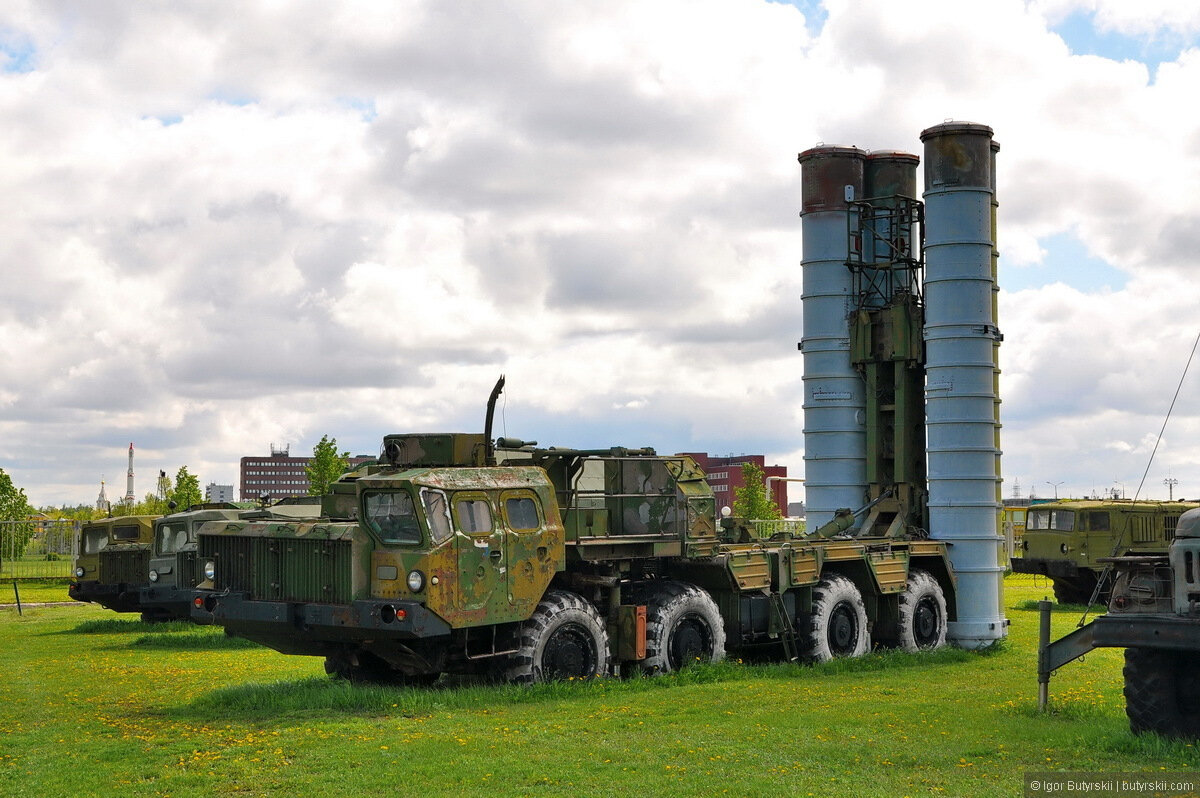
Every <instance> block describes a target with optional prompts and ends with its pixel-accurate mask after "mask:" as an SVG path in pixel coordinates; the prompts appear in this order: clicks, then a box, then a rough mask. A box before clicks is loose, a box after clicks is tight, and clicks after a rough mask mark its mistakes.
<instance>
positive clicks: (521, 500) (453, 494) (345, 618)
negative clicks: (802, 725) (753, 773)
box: [193, 394, 955, 683]
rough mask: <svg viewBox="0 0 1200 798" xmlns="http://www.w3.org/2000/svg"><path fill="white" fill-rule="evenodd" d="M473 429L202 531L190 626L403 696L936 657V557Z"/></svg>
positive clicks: (612, 463)
mask: <svg viewBox="0 0 1200 798" xmlns="http://www.w3.org/2000/svg"><path fill="white" fill-rule="evenodd" d="M494 398H495V394H493V402H494ZM490 407H491V405H490V404H489V408H490ZM489 419H490V409H489ZM487 432H490V423H489V425H488V427H487ZM487 432H485V434H484V435H479V434H471V433H447V434H405V435H388V436H386V437H385V438H384V441H383V454H382V456H381V458H380V461H379V462H378V463H376V464H374V465H371V466H368V467H365V468H361V469H359V470H357V471H355V472H352V473H350V474H347V475H345V476H344V477H343V478H342V479H341V480H340V481H339V482H338V483H337V484H336V485H335V487H334V492H335V493H336V494H338V495H339V496H340V497H341V500H340V501H341V504H340V507H341V510H340V512H341V513H342V514H343V517H342V518H337V517H325V518H321V519H318V520H308V521H282V520H277V519H239V520H232V519H228V520H213V521H209V522H207V523H205V524H204V525H203V526H202V527H201V528H200V530H199V535H198V537H199V545H198V552H199V559H198V562H199V563H200V567H201V571H202V573H201V576H202V578H203V579H204V581H203V582H202V583H201V584H200V589H198V590H197V592H196V594H195V596H194V598H193V619H194V620H196V621H197V622H200V623H216V624H220V625H222V626H223V627H224V628H225V630H226V632H227V633H229V634H231V635H235V636H240V637H244V638H247V639H250V640H254V641H256V642H259V643H262V644H264V645H267V646H269V647H271V648H274V649H276V650H277V651H281V652H283V653H286V654H302V655H315V656H322V657H324V658H325V668H326V670H327V671H328V672H329V673H331V674H335V675H337V676H342V677H348V678H352V679H360V678H361V679H387V680H393V681H401V682H410V683H423V682H429V681H431V680H434V679H436V678H438V676H439V675H440V674H441V673H445V672H454V673H475V674H487V675H491V676H494V677H498V678H502V679H505V680H507V681H511V682H518V683H522V682H538V681H544V680H554V679H568V678H588V677H593V676H599V675H604V674H609V673H622V674H632V673H639V672H644V673H655V672H664V671H673V670H676V669H678V668H680V667H683V666H684V665H687V664H689V663H691V662H695V661H698V660H699V661H709V662H711V661H717V660H720V659H721V658H722V657H724V656H725V654H726V651H731V652H736V653H737V654H738V655H739V656H741V655H747V656H748V655H761V656H776V657H784V658H788V659H797V658H805V659H808V660H826V659H830V658H832V657H836V656H855V655H859V654H862V653H864V652H866V651H868V650H870V648H871V647H872V644H873V643H878V644H887V645H895V646H900V647H903V648H906V649H911V650H920V649H930V648H936V647H938V646H940V645H942V644H943V643H944V641H945V635H946V626H947V622H948V620H952V619H953V618H954V617H955V579H954V576H953V573H952V571H951V568H950V565H949V562H948V559H947V555H946V549H945V545H944V544H943V543H940V542H937V541H932V540H926V539H913V538H910V537H906V536H900V535H897V536H892V537H888V536H878V537H870V538H861V537H860V538H855V537H849V536H846V535H845V534H844V533H845V532H846V531H847V530H849V529H850V528H851V527H852V525H853V523H854V517H853V514H852V513H851V512H850V511H849V510H846V511H842V512H839V513H838V514H837V517H836V518H835V519H834V521H832V522H830V524H827V525H825V528H823V529H822V530H818V531H817V532H814V533H812V534H804V533H800V532H797V533H795V534H791V533H789V532H788V531H786V530H784V531H780V532H778V533H777V534H775V535H774V536H773V537H772V538H770V539H765V540H764V539H759V538H757V537H756V535H755V532H754V527H753V525H752V524H749V523H747V522H744V521H739V520H738V519H734V518H731V517H728V515H726V513H727V511H723V512H722V513H721V515H720V516H719V515H718V512H717V510H716V506H715V502H714V499H713V493H712V490H711V488H710V487H709V485H708V483H707V482H706V481H705V478H704V473H703V472H702V471H701V469H700V468H699V467H698V466H697V465H696V463H695V461H693V460H692V459H691V458H690V457H688V456H684V455H675V456H662V455H657V454H656V453H655V452H654V451H653V450H651V449H625V448H612V449H603V450H578V449H560V448H553V447H551V448H537V447H536V444H535V443H531V442H525V441H519V440H513V439H505V438H501V439H499V440H498V441H496V442H493V441H492V440H491V439H490V435H488V434H487ZM331 506H332V504H331ZM866 509H867V508H863V510H866ZM351 511H353V512H354V513H356V514H357V518H351V517H349V515H350V513H351ZM875 528H887V525H886V524H884V525H882V526H877V527H875Z"/></svg>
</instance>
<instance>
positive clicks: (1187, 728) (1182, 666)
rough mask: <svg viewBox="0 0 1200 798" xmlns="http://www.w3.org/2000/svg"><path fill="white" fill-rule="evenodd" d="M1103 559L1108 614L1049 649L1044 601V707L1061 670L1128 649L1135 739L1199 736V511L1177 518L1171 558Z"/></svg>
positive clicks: (1041, 658)
mask: <svg viewBox="0 0 1200 798" xmlns="http://www.w3.org/2000/svg"><path fill="white" fill-rule="evenodd" d="M1103 559H1104V561H1105V562H1106V563H1109V564H1111V565H1112V566H1113V569H1114V573H1115V574H1116V578H1115V580H1114V582H1113V589H1112V597H1111V599H1110V600H1109V604H1108V613H1107V614H1105V615H1101V616H1099V617H1097V618H1096V619H1095V620H1093V621H1092V622H1091V623H1089V624H1087V625H1085V626H1081V627H1080V628H1078V629H1076V630H1074V631H1073V632H1071V633H1070V634H1068V635H1066V636H1065V637H1063V638H1062V639H1060V640H1056V641H1054V642H1053V643H1051V642H1050V602H1048V601H1043V602H1040V604H1041V607H1040V609H1041V641H1040V646H1039V652H1038V682H1039V691H1038V693H1039V694H1038V704H1039V706H1040V707H1041V708H1043V709H1045V707H1046V705H1047V702H1048V699H1049V684H1050V676H1051V675H1052V674H1053V672H1054V671H1055V670H1057V669H1059V668H1061V667H1062V666H1064V665H1066V664H1067V663H1069V662H1071V661H1072V660H1074V659H1077V658H1078V657H1081V656H1083V655H1084V654H1086V653H1088V652H1089V651H1092V650H1093V649H1096V648H1124V649H1125V668H1124V672H1123V676H1124V680H1125V713H1126V715H1127V716H1128V717H1129V726H1130V728H1131V729H1132V730H1133V732H1134V733H1135V734H1136V733H1141V732H1146V731H1153V732H1158V733H1159V734H1163V735H1167V736H1173V737H1187V738H1198V737H1200V689H1197V688H1198V683H1197V677H1196V669H1195V661H1196V657H1197V655H1198V654H1200V509H1191V510H1188V511H1186V512H1185V513H1183V515H1181V516H1180V517H1179V521H1178V524H1177V525H1176V527H1175V535H1174V539H1173V540H1172V542H1171V545H1170V549H1169V551H1168V552H1166V553H1161V554H1141V555H1126V556H1118V557H1108V558H1103Z"/></svg>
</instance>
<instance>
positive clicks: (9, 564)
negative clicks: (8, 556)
mask: <svg viewBox="0 0 1200 798" xmlns="http://www.w3.org/2000/svg"><path fill="white" fill-rule="evenodd" d="M70 578H71V555H70V554H63V555H60V556H58V557H57V559H53V560H47V559H46V557H45V555H41V556H37V557H35V556H32V555H30V556H28V557H22V558H20V559H18V560H3V561H0V581H2V580H11V579H70Z"/></svg>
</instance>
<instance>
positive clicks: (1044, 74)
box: [0, 0, 1200, 502]
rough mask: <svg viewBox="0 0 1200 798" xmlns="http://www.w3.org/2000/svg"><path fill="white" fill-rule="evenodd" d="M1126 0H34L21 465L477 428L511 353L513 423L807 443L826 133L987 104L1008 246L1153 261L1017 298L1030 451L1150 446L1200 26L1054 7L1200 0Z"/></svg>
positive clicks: (1171, 450)
mask: <svg viewBox="0 0 1200 798" xmlns="http://www.w3.org/2000/svg"><path fill="white" fill-rule="evenodd" d="M1126 5H1127V4H1119V3H1116V2H1115V1H1114V2H1113V3H1108V2H1099V1H1098V0H1096V1H1094V2H1066V1H1065V0H1064V2H1050V1H1049V0H1048V1H1047V2H1041V3H1033V4H1029V3H1025V2H1021V1H1020V0H1004V1H1003V2H996V3H988V4H972V5H971V6H970V11H969V12H964V10H963V9H964V6H963V5H962V4H961V3H952V2H928V3H922V4H919V5H918V6H915V7H912V8H907V7H906V8H901V7H899V6H896V5H895V4H889V3H885V2H882V0H877V1H875V2H854V3H851V2H848V0H830V2H829V3H828V4H827V10H828V19H827V21H826V23H825V26H824V28H823V29H822V30H821V31H820V33H819V34H817V35H814V34H812V33H810V31H809V30H808V29H807V28H806V26H805V20H804V18H803V16H802V14H801V13H800V12H799V11H798V10H797V9H795V8H793V7H791V6H788V5H784V4H777V3H767V2H762V3H757V2H745V3H727V2H717V1H716V0H713V1H712V2H682V0H680V1H678V2H673V1H672V2H669V1H668V0H663V1H662V2H653V3H645V2H634V1H633V0H630V1H629V2H586V3H571V4H558V3H538V2H518V1H517V0H512V1H511V2H495V3H484V4H470V5H468V4H462V3H446V2H420V1H419V0H408V1H407V2H403V3H384V2H356V3H346V4H339V5H337V6H332V7H331V6H328V5H324V4H315V3H314V4H307V3H300V4H278V3H265V2H264V3H246V4H242V5H240V6H238V8H237V11H236V13H231V12H229V11H228V9H216V8H214V7H212V6H209V5H207V4H174V5H170V6H161V7H151V6H144V5H128V6H126V5H111V4H83V5H75V6H72V7H71V9H70V11H64V10H62V8H60V7H58V6H55V5H48V4H42V3H24V4H22V3H12V4H10V7H9V8H8V9H7V11H8V14H7V18H8V25H9V28H10V30H11V34H10V35H11V36H12V37H16V38H14V39H13V40H14V41H16V40H17V39H19V40H20V41H22V42H29V43H30V44H31V46H32V52H31V53H30V54H29V55H28V57H27V58H25V62H26V63H27V64H28V65H29V67H28V69H25V70H24V71H13V72H4V73H0V112H2V113H3V114H4V118H5V119H6V120H8V121H7V123H6V125H5V127H4V129H3V130H2V131H0V159H2V166H3V168H2V169H0V236H2V237H3V240H4V241H5V243H6V247H5V255H4V256H3V258H2V259H0V273H2V276H3V278H4V285H5V287H4V289H3V293H2V294H0V466H3V467H4V468H5V469H6V470H7V471H9V472H10V473H12V474H13V476H14V479H15V480H16V481H17V484H19V485H22V486H25V487H26V488H27V492H28V493H29V494H30V496H31V497H32V498H33V499H34V500H35V501H37V502H77V501H91V500H92V499H93V497H94V496H95V493H96V491H97V490H98V486H97V485H96V482H98V480H99V478H100V475H101V474H106V475H108V477H109V478H110V479H109V481H110V483H111V482H112V481H113V478H114V477H117V476H119V475H120V474H121V473H123V471H124V447H125V446H126V445H127V444H128V441H129V439H130V438H132V439H133V440H134V441H135V443H137V445H138V449H139V452H141V454H140V455H139V474H140V475H143V476H139V491H141V490H142V489H143V488H148V486H149V483H150V476H148V475H150V474H153V473H154V472H155V471H156V470H157V469H158V468H165V469H166V470H168V471H172V472H173V471H174V469H176V468H177V467H178V465H180V464H183V463H187V464H189V465H190V466H192V467H193V470H194V471H197V472H199V474H200V477H201V480H202V482H207V481H209V480H210V479H215V480H217V481H228V480H231V479H233V478H234V475H235V473H236V463H237V459H238V457H240V456H242V455H244V454H253V453H256V452H265V451H266V449H267V446H268V445H269V444H270V443H271V442H275V443H277V444H283V443H289V442H290V443H291V444H292V449H293V451H307V449H308V447H310V446H311V445H312V443H313V442H315V441H316V440H317V439H318V438H319V437H320V436H321V435H322V434H325V433H329V434H332V435H335V436H337V437H338V439H339V442H340V443H342V444H343V445H344V446H346V447H348V448H351V449H353V450H354V451H355V452H356V453H357V452H364V453H373V452H374V451H376V450H377V448H378V440H379V438H380V436H381V435H382V434H384V433H386V432H392V431H398V430H404V429H475V428H477V427H478V426H479V425H480V423H481V415H482V406H483V401H484V399H485V397H486V394H487V391H488V390H489V389H490V387H491V385H492V382H493V381H494V380H495V378H496V376H497V375H498V374H499V373H500V372H505V373H507V375H508V393H507V396H506V398H505V403H504V412H505V416H504V423H505V424H506V425H507V431H508V432H509V433H510V434H513V435H522V436H526V437H537V438H540V439H541V440H542V442H543V443H546V444H559V445H608V444H616V443H620V444H624V445H636V446H640V445H652V446H655V447H657V448H659V449H660V450H667V451H673V450H683V449H692V450H694V449H705V448H707V449H710V450H711V451H713V452H720V453H726V452H731V451H732V452H747V451H761V452H765V453H767V454H768V457H769V458H770V457H776V458H778V459H779V460H781V461H782V462H785V463H786V464H788V465H790V466H791V467H792V469H793V473H794V474H796V475H801V473H800V472H801V470H802V462H801V460H800V451H801V446H802V439H801V436H800V429H801V427H802V425H803V420H802V418H801V414H800V411H799V406H800V403H801V396H800V373H801V362H800V356H799V354H798V353H797V352H796V349H795V344H796V341H797V340H798V338H799V335H800V329H801V327H800V309H799V295H800V269H799V260H800V226H799V220H798V219H797V212H798V210H799V168H798V166H797V164H796V162H795V155H796V153H797V152H798V151H800V150H802V149H806V148H808V147H810V146H812V145H813V144H815V143H816V142H818V141H824V142H826V143H830V144H857V145H859V146H863V147H869V148H877V149H878V148H886V149H907V150H910V151H913V152H918V153H919V152H920V142H919V140H918V133H919V132H920V130H921V129H922V128H924V127H927V126H929V125H932V124H936V123H938V122H940V121H942V120H943V119H945V118H948V117H953V118H958V119H971V120H973V121H979V122H984V123H987V124H990V125H992V126H993V127H994V128H995V130H996V133H997V138H998V140H999V141H1000V142H1001V144H1002V150H1001V153H1000V156H999V199H1000V203H1001V205H1000V247H1001V250H1002V272H1003V270H1004V269H1007V268H1009V267H1010V266H1011V267H1014V268H1018V267H1028V268H1040V269H1047V270H1051V269H1053V263H1048V262H1047V257H1048V254H1047V250H1046V248H1045V247H1044V246H1043V245H1042V243H1041V242H1044V241H1045V240H1046V239H1047V238H1048V237H1050V236H1053V235H1056V234H1061V233H1067V232H1069V233H1072V234H1073V235H1075V236H1076V237H1078V238H1079V240H1080V241H1081V242H1082V243H1083V245H1084V247H1085V248H1086V250H1087V251H1088V252H1089V253H1091V254H1093V255H1095V256H1096V257H1099V258H1102V259H1104V260H1105V261H1107V262H1108V263H1109V264H1111V265H1112V266H1113V267H1115V268H1117V269H1120V270H1122V271H1124V272H1126V273H1127V274H1129V275H1131V277H1130V279H1129V281H1128V283H1127V284H1126V285H1125V287H1124V288H1122V289H1121V290H1119V291H1108V292H1105V291H1103V290H1101V289H1099V288H1096V287H1092V286H1088V285H1072V286H1067V285H1064V284H1061V283H1059V284H1053V283H1052V284H1050V285H1047V286H1046V287H1045V288H1041V289H1036V290H1026V291H1020V292H1013V293H1009V292H1005V293H1004V294H1002V304H1003V306H1002V318H1001V326H1002V328H1003V330H1004V332H1005V335H1006V343H1005V346H1004V348H1003V350H1002V355H1001V356H1002V361H1003V367H1004V370H1005V371H1004V376H1003V380H1004V387H1005V397H1004V398H1005V402H1004V406H1003V412H1004V414H1005V425H1006V426H1005V431H1004V433H1005V438H1004V440H1005V450H1006V458H1007V460H1006V462H1007V463H1009V464H1010V466H1009V468H1008V470H1009V473H1010V474H1011V475H1013V476H1014V477H1020V478H1021V480H1022V483H1023V484H1026V485H1037V484H1040V483H1041V482H1043V481H1045V480H1046V479H1053V480H1054V481H1059V480H1070V482H1069V483H1068V484H1067V485H1065V486H1064V487H1063V488H1062V490H1063V491H1064V492H1066V491H1067V490H1068V487H1070V488H1071V489H1074V490H1076V491H1079V490H1085V489H1087V488H1089V487H1090V486H1091V482H1092V481H1093V480H1100V481H1101V482H1106V481H1108V480H1111V479H1112V478H1113V477H1114V475H1117V474H1120V475H1121V476H1122V478H1125V479H1127V480H1131V479H1133V477H1131V476H1129V475H1130V474H1132V473H1133V472H1136V471H1139V467H1138V465H1137V460H1138V459H1139V458H1141V457H1143V456H1144V454H1145V449H1146V447H1145V442H1144V440H1143V438H1144V435H1145V434H1146V433H1147V430H1151V429H1153V430H1155V431H1156V430H1157V426H1158V424H1160V423H1161V414H1162V413H1163V412H1165V405H1164V404H1163V393H1164V391H1168V392H1169V390H1173V387H1172V385H1171V383H1172V381H1173V380H1175V379H1177V378H1178V373H1179V370H1180V369H1181V368H1182V355H1181V352H1182V351H1183V350H1185V349H1186V348H1187V347H1189V346H1190V341H1191V337H1192V336H1194V331H1193V330H1191V329H1190V325H1193V324H1194V322H1193V321H1192V320H1191V319H1192V318H1193V317H1194V312H1193V308H1191V306H1190V304H1189V299H1190V297H1191V296H1194V294H1195V286H1196V278H1195V277H1194V276H1193V275H1195V274H1197V273H1198V272H1197V268H1198V267H1200V264H1197V263H1196V262H1195V259H1196V256H1195V253H1196V252H1198V251H1200V224H1197V223H1196V222H1195V219H1196V218H1197V216H1198V214H1197V203H1198V202H1200V200H1198V199H1197V197H1200V192H1198V191H1196V190H1195V189H1196V187H1197V182H1200V166H1198V164H1200V157H1197V156H1198V155H1200V109H1197V107H1196V105H1195V103H1194V98H1193V96H1192V95H1193V94H1194V87H1195V85H1197V77H1198V76H1197V74H1196V72H1197V70H1198V69H1200V55H1198V53H1200V51H1197V50H1184V51H1183V52H1182V54H1181V55H1180V56H1179V58H1178V59H1177V60H1175V61H1173V62H1167V63H1163V64H1161V65H1160V66H1159V67H1158V69H1157V71H1156V73H1155V80H1154V82H1153V83H1151V81H1150V79H1149V72H1148V70H1147V68H1146V67H1145V66H1144V65H1142V64H1140V63H1138V62H1136V61H1130V60H1121V59H1112V60H1110V59H1106V58H1102V57H1099V56H1095V55H1091V56H1077V55H1072V54H1071V52H1070V50H1069V48H1068V46H1067V44H1066V43H1064V41H1063V39H1062V38H1061V37H1060V36H1059V35H1058V34H1056V33H1054V32H1053V31H1052V30H1051V29H1050V28H1049V26H1050V25H1052V24H1055V23H1056V21H1058V20H1061V19H1063V18H1065V17H1066V16H1067V15H1069V14H1070V13H1071V12H1072V11H1075V10H1081V11H1084V12H1095V16H1094V19H1095V20H1096V25H1097V26H1099V27H1100V28H1102V29H1105V30H1108V29H1110V28H1111V29H1112V30H1116V31H1119V32H1122V33H1124V34H1127V35H1152V34H1154V31H1158V30H1168V29H1169V30H1171V31H1176V32H1181V31H1182V32H1187V31H1194V30H1195V29H1196V24H1195V20H1194V13H1192V12H1190V10H1189V9H1190V4H1177V5H1172V4H1168V3H1150V4H1139V5H1138V6H1137V8H1140V9H1142V11H1141V12H1139V13H1138V14H1130V13H1128V12H1127V11H1126V10H1125V6H1126ZM1186 398H1187V394H1186V393H1185V400H1184V401H1182V402H1181V405H1180V407H1179V408H1177V411H1176V413H1177V418H1176V419H1175V420H1173V421H1172V426H1171V427H1170V428H1169V430H1168V437H1169V439H1170V440H1172V441H1176V442H1178V441H1183V440H1187V437H1186V435H1187V433H1188V432H1194V431H1196V429H1197V427H1200V411H1198V409H1197V408H1196V407H1195V406H1194V404H1190V403H1189V402H1188V401H1186ZM1108 444H1116V445H1118V447H1119V446H1127V447H1129V448H1128V449H1127V450H1126V451H1125V452H1124V453H1122V452H1120V451H1118V450H1115V449H1111V448H1105V447H1106V445H1108ZM1185 448H1186V447H1184V446H1182V445H1181V444H1179V443H1176V444H1175V446H1174V447H1171V446H1168V447H1166V448H1164V449H1162V450H1160V454H1159V458H1160V460H1161V462H1162V464H1163V466H1164V468H1165V467H1168V466H1169V467H1170V468H1171V469H1173V473H1174V475H1175V476H1176V477H1177V478H1179V479H1180V481H1181V486H1180V490H1181V491H1184V492H1186V491H1187V485H1188V484H1189V481H1190V483H1191V484H1193V485H1195V486H1200V466H1196V465H1194V464H1191V463H1189V462H1188V458H1187V457H1186V454H1185ZM65 453H66V454H65ZM1117 455H1121V457H1117ZM1143 467H1144V466H1143ZM1193 492H1194V493H1197V494H1200V487H1196V488H1195V489H1194V490H1193Z"/></svg>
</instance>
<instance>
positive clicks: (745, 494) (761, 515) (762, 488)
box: [733, 463, 783, 521]
mask: <svg viewBox="0 0 1200 798" xmlns="http://www.w3.org/2000/svg"><path fill="white" fill-rule="evenodd" d="M742 481H743V482H744V483H745V485H744V486H743V487H740V488H735V489H734V491H733V514H734V516H735V517H737V518H748V519H750V520H752V521H773V520H775V519H777V518H783V513H781V512H780V511H779V507H778V506H777V505H776V504H775V502H773V501H771V497H770V496H769V495H767V480H766V476H765V475H764V474H763V470H762V469H761V468H759V467H758V466H756V465H755V464H754V463H742Z"/></svg>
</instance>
